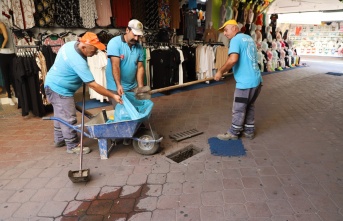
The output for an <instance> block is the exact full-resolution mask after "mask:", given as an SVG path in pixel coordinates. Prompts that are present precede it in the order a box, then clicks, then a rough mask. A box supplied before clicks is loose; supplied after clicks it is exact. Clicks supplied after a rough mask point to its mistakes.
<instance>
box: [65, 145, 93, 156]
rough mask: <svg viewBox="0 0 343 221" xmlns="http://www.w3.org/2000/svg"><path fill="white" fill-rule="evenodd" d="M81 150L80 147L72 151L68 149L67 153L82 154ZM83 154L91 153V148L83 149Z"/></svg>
mask: <svg viewBox="0 0 343 221" xmlns="http://www.w3.org/2000/svg"><path fill="white" fill-rule="evenodd" d="M80 150H81V147H80V145H79V146H77V147H74V148H72V149H67V153H76V154H80ZM82 152H83V154H88V153H90V152H91V149H90V148H89V147H83V148H82Z"/></svg>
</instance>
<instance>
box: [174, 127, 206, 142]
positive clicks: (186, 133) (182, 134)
mask: <svg viewBox="0 0 343 221" xmlns="http://www.w3.org/2000/svg"><path fill="white" fill-rule="evenodd" d="M202 133H203V132H202V131H198V130H197V129H191V130H187V131H184V132H179V133H176V134H173V135H170V136H169V137H170V138H172V139H175V140H176V141H180V140H184V139H187V138H190V137H194V136H196V135H199V134H202Z"/></svg>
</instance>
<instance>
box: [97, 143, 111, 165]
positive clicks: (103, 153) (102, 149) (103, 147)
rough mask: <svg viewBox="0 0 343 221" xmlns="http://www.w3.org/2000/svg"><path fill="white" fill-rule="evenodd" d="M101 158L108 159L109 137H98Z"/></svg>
mask: <svg viewBox="0 0 343 221" xmlns="http://www.w3.org/2000/svg"><path fill="white" fill-rule="evenodd" d="M98 145H99V152H100V158H101V159H102V160H105V159H108V153H109V150H108V148H107V147H108V142H107V139H98Z"/></svg>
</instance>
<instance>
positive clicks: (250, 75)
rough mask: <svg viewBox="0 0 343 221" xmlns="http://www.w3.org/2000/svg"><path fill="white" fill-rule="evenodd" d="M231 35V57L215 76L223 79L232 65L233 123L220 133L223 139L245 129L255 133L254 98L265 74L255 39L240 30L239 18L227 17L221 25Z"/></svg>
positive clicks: (245, 132) (227, 35)
mask: <svg viewBox="0 0 343 221" xmlns="http://www.w3.org/2000/svg"><path fill="white" fill-rule="evenodd" d="M219 31H222V32H224V35H225V37H227V38H228V39H230V47H229V57H228V59H227V61H226V63H225V64H224V65H223V66H222V67H221V68H220V69H218V71H217V73H216V74H215V76H214V79H215V80H216V81H218V80H220V79H221V77H222V76H223V73H225V72H227V71H229V70H230V69H231V68H232V69H233V76H234V78H235V81H236V89H235V94H234V102H233V108H232V112H233V113H232V124H231V127H230V129H229V130H228V131H227V132H226V133H224V134H218V136H217V137H218V139H220V140H236V139H238V136H239V135H240V134H241V132H243V135H244V136H245V137H247V138H249V139H253V138H254V136H255V101H256V99H257V97H258V95H259V93H260V91H261V83H262V76H261V73H260V69H259V66H258V62H257V48H256V45H255V42H254V40H253V39H252V38H251V37H250V36H249V35H246V34H243V33H240V32H239V28H238V25H237V22H236V21H235V20H228V21H226V22H225V23H224V25H223V26H222V27H221V28H219Z"/></svg>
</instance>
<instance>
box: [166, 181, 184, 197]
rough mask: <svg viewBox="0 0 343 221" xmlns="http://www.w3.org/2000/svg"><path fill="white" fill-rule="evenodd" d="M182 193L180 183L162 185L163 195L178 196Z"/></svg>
mask: <svg viewBox="0 0 343 221" xmlns="http://www.w3.org/2000/svg"><path fill="white" fill-rule="evenodd" d="M181 193H182V184H181V183H166V184H164V185H163V189H162V194H163V195H180V194H181Z"/></svg>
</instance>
